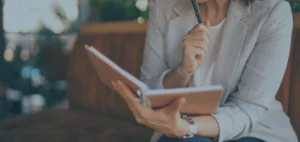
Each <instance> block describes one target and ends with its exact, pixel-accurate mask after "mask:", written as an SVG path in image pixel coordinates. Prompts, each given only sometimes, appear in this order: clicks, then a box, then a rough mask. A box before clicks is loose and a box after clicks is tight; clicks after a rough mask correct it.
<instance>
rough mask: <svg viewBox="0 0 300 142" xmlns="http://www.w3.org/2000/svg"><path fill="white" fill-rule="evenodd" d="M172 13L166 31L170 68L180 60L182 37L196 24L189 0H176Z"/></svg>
mask: <svg viewBox="0 0 300 142" xmlns="http://www.w3.org/2000/svg"><path fill="white" fill-rule="evenodd" d="M173 11H174V14H175V15H173V17H174V18H172V20H170V21H169V23H168V26H167V32H166V34H167V35H166V36H165V37H166V39H165V40H166V47H167V49H168V50H167V55H168V57H167V58H168V63H169V67H170V68H174V67H176V66H177V65H178V64H179V63H180V62H181V60H182V38H183V37H184V35H186V34H187V33H188V32H189V31H190V30H191V29H192V28H193V27H194V26H195V25H196V24H197V19H196V17H195V13H194V12H193V9H192V4H191V2H190V1H189V0H178V1H177V3H176V5H175V7H174V8H173Z"/></svg>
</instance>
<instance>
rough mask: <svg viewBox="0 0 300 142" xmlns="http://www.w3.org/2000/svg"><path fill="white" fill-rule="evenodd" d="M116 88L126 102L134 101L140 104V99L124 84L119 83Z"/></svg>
mask: <svg viewBox="0 0 300 142" xmlns="http://www.w3.org/2000/svg"><path fill="white" fill-rule="evenodd" d="M116 88H117V90H118V92H119V93H120V95H121V96H122V97H123V98H124V99H125V100H126V101H133V102H138V101H139V99H138V98H137V97H136V96H135V94H133V92H132V91H131V90H130V89H129V88H128V87H127V86H126V85H125V84H124V83H123V82H122V81H120V80H119V81H117V83H116Z"/></svg>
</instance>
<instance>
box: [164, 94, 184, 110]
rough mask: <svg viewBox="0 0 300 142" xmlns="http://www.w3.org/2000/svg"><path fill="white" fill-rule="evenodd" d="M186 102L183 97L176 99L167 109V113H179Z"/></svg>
mask: <svg viewBox="0 0 300 142" xmlns="http://www.w3.org/2000/svg"><path fill="white" fill-rule="evenodd" d="M185 102H186V100H185V98H183V97H182V98H178V99H175V100H174V101H173V102H172V103H171V104H170V105H169V106H167V107H166V108H165V111H166V112H170V113H177V112H178V111H179V109H180V108H181V107H182V106H183V105H184V103H185Z"/></svg>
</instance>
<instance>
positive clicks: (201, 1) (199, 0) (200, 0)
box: [197, 0, 210, 3]
mask: <svg viewBox="0 0 300 142" xmlns="http://www.w3.org/2000/svg"><path fill="white" fill-rule="evenodd" d="M208 1H210V0H197V2H198V3H206V2H208Z"/></svg>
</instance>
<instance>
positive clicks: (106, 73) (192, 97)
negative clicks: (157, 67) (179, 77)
mask: <svg viewBox="0 0 300 142" xmlns="http://www.w3.org/2000/svg"><path fill="white" fill-rule="evenodd" d="M85 49H86V51H87V54H88V57H89V59H90V61H91V63H92V65H93V67H94V68H95V70H96V72H97V74H98V76H99V78H100V79H101V80H102V81H103V82H104V83H105V84H106V85H107V86H108V87H110V88H111V89H112V90H114V89H113V87H112V84H111V82H112V81H118V80H121V81H122V82H123V83H125V84H126V85H127V86H128V87H129V88H130V89H131V90H132V91H133V92H134V93H135V94H136V96H137V97H139V98H140V99H141V100H142V102H143V104H144V105H146V106H148V107H152V108H153V109H159V108H163V107H165V106H167V105H169V104H170V103H171V102H172V101H173V100H175V99H177V98H179V97H184V98H185V99H186V103H185V104H184V105H183V106H182V108H181V109H180V112H181V113H184V114H189V115H207V114H214V113H216V111H217V108H218V106H219V103H220V100H221V96H222V94H223V91H224V89H223V87H222V86H221V85H212V86H205V87H197V88H177V89H156V90H153V89H149V88H148V86H147V85H146V84H144V83H143V82H142V81H140V80H139V79H137V78H136V77H134V76H133V75H131V74H130V73H128V72H127V71H125V70H124V69H122V68H121V67H119V66H118V65H117V64H115V63H114V62H113V61H112V60H110V59H109V58H108V57H106V56H105V55H103V54H102V53H101V52H99V51H98V50H97V49H95V48H94V47H90V46H85ZM114 91H116V90H114Z"/></svg>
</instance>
